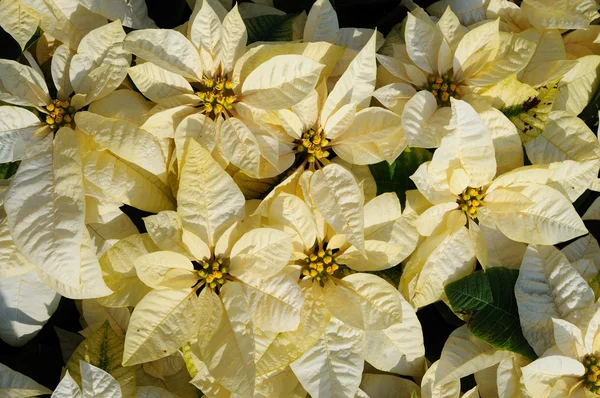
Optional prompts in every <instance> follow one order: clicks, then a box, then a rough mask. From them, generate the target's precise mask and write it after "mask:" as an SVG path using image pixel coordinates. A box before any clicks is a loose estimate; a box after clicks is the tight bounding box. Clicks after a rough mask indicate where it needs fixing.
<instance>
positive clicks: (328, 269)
mask: <svg viewBox="0 0 600 398" xmlns="http://www.w3.org/2000/svg"><path fill="white" fill-rule="evenodd" d="M304 262H305V263H306V264H305V265H304V266H303V267H302V275H303V276H305V277H307V278H313V279H314V280H315V281H317V282H322V281H324V280H325V279H326V278H327V276H329V275H333V273H334V272H335V271H337V270H338V269H339V268H340V266H339V264H338V263H337V262H336V261H335V256H334V255H333V252H332V251H331V250H323V249H318V248H317V250H316V251H315V252H314V253H312V254H310V255H309V256H308V257H306V259H305V260H304Z"/></svg>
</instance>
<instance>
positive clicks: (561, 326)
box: [521, 310, 600, 398]
mask: <svg viewBox="0 0 600 398" xmlns="http://www.w3.org/2000/svg"><path fill="white" fill-rule="evenodd" d="M552 323H553V326H554V341H555V345H553V346H552V347H551V348H550V349H549V350H547V351H546V352H545V353H544V355H543V356H542V357H541V358H539V359H537V360H535V361H534V362H532V363H531V364H529V365H527V366H525V367H523V368H522V369H521V370H522V372H523V383H524V384H525V386H526V388H527V390H528V391H529V393H530V394H531V395H532V396H533V397H540V398H546V397H550V396H571V397H576V398H577V397H581V398H583V397H593V396H595V395H596V393H598V392H599V391H600V388H599V386H598V385H597V384H596V383H597V378H598V375H599V373H600V372H599V371H598V356H599V354H600V347H599V346H598V342H599V341H600V339H599V338H598V337H599V325H600V310H596V312H595V314H594V315H593V317H592V318H591V319H589V320H588V321H586V322H576V323H575V324H573V323H571V322H569V321H566V320H563V319H557V318H552ZM599 384H600V383H599Z"/></svg>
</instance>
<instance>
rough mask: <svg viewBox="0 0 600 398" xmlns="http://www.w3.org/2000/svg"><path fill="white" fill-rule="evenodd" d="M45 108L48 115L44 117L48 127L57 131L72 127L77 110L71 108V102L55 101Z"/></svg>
mask: <svg viewBox="0 0 600 398" xmlns="http://www.w3.org/2000/svg"><path fill="white" fill-rule="evenodd" d="M45 108H46V111H47V112H48V113H46V114H43V115H42V117H43V121H44V122H46V124H47V125H49V126H51V127H53V128H56V129H58V128H61V127H64V126H71V127H72V123H73V115H74V114H75V108H73V107H72V106H71V104H70V102H69V101H61V100H54V101H52V102H51V103H50V104H48V105H46V106H45Z"/></svg>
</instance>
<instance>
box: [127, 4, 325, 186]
mask: <svg viewBox="0 0 600 398" xmlns="http://www.w3.org/2000/svg"><path fill="white" fill-rule="evenodd" d="M246 41H247V32H246V27H245V25H244V22H243V21H242V19H241V16H240V14H239V12H238V9H237V6H236V7H234V8H233V9H232V10H231V11H230V12H229V13H227V15H225V16H224V17H222V16H220V15H218V14H217V13H216V12H215V10H214V9H213V7H212V6H211V4H210V2H208V1H204V2H198V4H197V5H196V8H195V10H194V12H193V14H192V19H191V20H190V22H189V23H188V29H187V36H184V35H182V34H181V33H179V32H177V31H174V30H165V29H146V30H140V31H136V32H132V33H130V34H129V35H128V36H127V38H126V39H125V41H124V46H125V48H126V49H128V50H129V51H131V52H132V53H134V54H135V55H137V56H138V57H140V58H142V59H144V60H146V61H148V62H145V63H141V64H138V65H136V66H134V67H132V68H130V69H129V75H130V76H131V78H132V80H133V81H134V83H135V84H136V86H137V87H138V88H139V89H140V91H141V92H142V93H144V95H146V96H147V97H148V98H150V99H151V100H153V101H155V102H157V103H158V105H157V107H156V108H155V109H154V110H153V111H152V113H153V115H152V117H151V118H149V119H148V121H147V122H146V124H145V128H146V129H147V130H148V131H155V130H157V131H161V130H162V131H161V133H162V134H164V136H165V137H170V138H176V140H178V141H180V144H181V145H183V142H184V141H185V138H186V137H188V136H193V137H194V138H195V139H197V140H198V141H199V142H200V143H202V145H203V146H204V147H206V148H207V149H208V150H209V151H211V152H212V151H216V152H217V153H218V155H219V157H221V158H222V159H223V160H224V162H225V163H228V162H230V163H232V164H233V165H235V166H236V167H238V168H240V169H242V170H243V171H244V172H246V173H247V174H248V175H250V176H254V177H270V176H272V175H277V174H279V173H281V172H282V171H283V170H285V169H286V168H287V167H289V163H286V164H279V162H280V160H279V156H278V155H277V152H278V151H279V150H278V146H277V139H276V138H275V137H273V136H272V135H271V134H270V133H269V132H267V131H264V130H263V129H260V128H259V127H258V126H253V125H252V124H251V123H250V125H248V124H247V123H246V120H247V121H248V122H251V118H250V119H249V118H244V117H243V115H244V114H248V113H252V108H258V109H263V110H276V109H283V108H287V107H289V106H292V105H294V104H296V103H298V102H299V101H301V100H303V99H304V98H306V96H307V95H309V94H310V92H311V91H312V90H313V89H314V87H315V86H316V84H317V82H318V80H319V77H320V74H321V70H322V69H323V68H324V65H322V64H320V63H318V62H317V61H315V60H313V59H311V58H308V57H306V56H302V55H298V54H285V53H281V54H279V55H278V56H276V57H273V58H272V59H269V60H266V61H265V62H261V63H260V65H254V67H253V68H252V69H250V70H248V69H245V70H244V71H243V74H242V75H240V72H239V70H240V68H242V66H243V63H240V62H238V60H239V59H240V57H241V56H242V55H243V54H244V53H245V52H246ZM236 70H237V71H238V72H236ZM180 122H181V124H180ZM178 125H180V126H181V127H178ZM181 150H182V146H180V148H179V155H180V154H181ZM273 150H274V151H275V156H274V157H273V156H272V155H271V154H270V153H269V152H271V151H273ZM283 161H285V160H283ZM273 169H276V170H277V171H276V172H275V173H273V171H272V170H273ZM269 170H271V171H269ZM269 174H270V175H269Z"/></svg>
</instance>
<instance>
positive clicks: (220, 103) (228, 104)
mask: <svg viewBox="0 0 600 398" xmlns="http://www.w3.org/2000/svg"><path fill="white" fill-rule="evenodd" d="M197 95H198V98H200V102H201V104H202V106H203V111H204V113H205V114H206V115H207V116H209V117H210V118H212V119H216V118H217V117H218V116H219V115H221V114H226V113H228V112H230V111H231V110H232V109H233V104H234V103H235V102H236V101H237V97H236V95H235V93H234V92H233V83H232V82H231V81H230V80H228V79H227V78H226V77H218V78H214V79H213V78H204V79H202V81H201V82H200V89H199V91H198V92H197Z"/></svg>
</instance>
